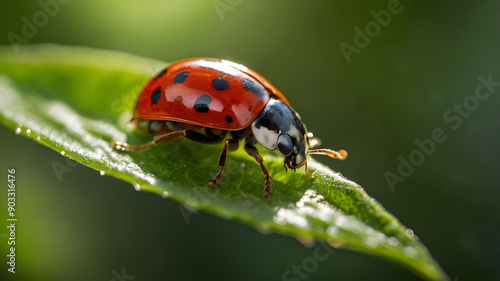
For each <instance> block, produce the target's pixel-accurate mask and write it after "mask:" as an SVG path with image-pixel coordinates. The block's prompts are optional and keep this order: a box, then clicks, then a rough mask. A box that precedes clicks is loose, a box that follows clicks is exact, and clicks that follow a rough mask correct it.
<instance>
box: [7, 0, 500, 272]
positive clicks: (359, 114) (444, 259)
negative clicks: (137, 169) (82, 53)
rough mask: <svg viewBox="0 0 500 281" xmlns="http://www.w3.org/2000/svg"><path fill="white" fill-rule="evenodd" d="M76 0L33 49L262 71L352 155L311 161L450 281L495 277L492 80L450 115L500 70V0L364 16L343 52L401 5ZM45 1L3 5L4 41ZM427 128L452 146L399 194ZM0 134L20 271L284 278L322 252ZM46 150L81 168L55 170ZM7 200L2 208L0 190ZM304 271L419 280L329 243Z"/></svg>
mask: <svg viewBox="0 0 500 281" xmlns="http://www.w3.org/2000/svg"><path fill="white" fill-rule="evenodd" d="M48 2H51V1H49V0H41V3H48ZM52 2H53V1H52ZM61 2H63V1H62V0H61ZM66 2H67V3H66V4H58V11H56V12H54V13H53V16H52V15H50V16H48V17H47V23H46V24H45V25H43V26H41V27H40V28H38V30H37V31H36V32H35V34H34V35H33V37H32V38H28V39H27V41H29V43H41V42H53V43H58V44H65V45H79V46H89V47H95V48H101V49H109V50H120V51H124V52H128V53H132V54H137V55H141V56H147V57H153V58H157V59H161V60H164V61H169V62H172V61H176V60H179V59H183V58H189V57H197V56H208V57H218V58H225V59H229V60H234V61H236V62H239V63H242V64H244V65H246V66H248V67H250V68H252V69H254V70H256V71H257V72H259V73H261V74H262V75H263V76H264V77H266V78H267V79H268V80H270V81H271V82H272V83H273V84H274V85H275V86H276V87H278V88H279V89H280V90H281V91H282V92H283V93H284V94H285V95H286V96H287V98H288V99H289V101H290V102H291V103H292V105H293V106H294V108H295V109H296V110H297V111H298V112H299V113H300V114H301V116H302V119H303V120H304V122H305V123H306V124H307V126H308V129H309V130H310V131H312V132H314V133H315V135H316V136H318V137H320V138H321V139H322V141H323V147H328V148H333V149H339V148H344V149H346V150H347V151H348V152H349V153H350V156H349V158H348V159H347V160H346V161H343V162H339V161H335V160H330V159H326V158H320V157H316V158H317V159H318V160H320V161H322V162H323V163H325V164H327V165H329V166H330V167H332V168H333V169H334V170H337V171H339V172H341V173H342V174H343V175H345V176H346V177H348V178H350V179H352V180H354V181H355V182H357V183H359V184H361V185H362V186H363V187H364V188H365V189H366V191H367V192H368V193H369V194H370V195H371V196H373V197H374V198H375V199H377V200H378V201H380V202H381V203H382V204H383V205H384V206H385V207H386V208H387V209H388V210H389V211H390V212H391V213H393V214H394V215H395V216H396V217H397V218H399V219H400V220H401V221H402V222H403V223H404V224H405V225H407V226H408V227H409V228H411V229H413V230H414V231H415V234H416V235H417V236H419V237H420V239H421V240H422V242H423V243H424V244H425V245H426V246H427V247H428V248H429V250H430V251H431V253H432V255H433V256H434V258H435V259H436V260H437V261H438V262H439V263H440V264H441V266H442V267H443V269H444V270H445V271H446V272H447V273H448V274H449V275H450V277H451V278H452V279H453V280H500V267H499V265H500V262H499V261H500V242H499V237H500V207H498V203H497V201H498V199H499V195H500V192H499V183H500V180H499V178H498V169H499V167H500V165H499V161H498V159H499V158H500V149H499V147H498V144H499V143H500V118H499V113H498V109H499V106H500V98H499V97H498V95H500V87H496V88H495V89H496V91H494V92H493V93H492V94H491V96H490V97H489V98H487V99H486V100H480V101H479V102H478V105H477V106H476V105H474V108H473V110H469V111H467V110H466V113H468V114H465V115H464V116H467V117H457V116H461V115H460V113H458V112H456V113H455V112H453V110H454V105H455V104H462V103H463V102H464V101H469V102H470V101H471V100H472V99H471V97H470V96H472V95H474V92H475V89H476V86H478V85H479V81H478V79H477V78H478V76H479V75H482V76H483V77H488V75H490V74H491V75H492V79H493V80H494V81H500V22H499V16H500V2H499V1H453V2H451V1H444V2H436V1H401V2H400V3H399V6H397V7H398V11H400V12H399V13H395V14H392V16H391V19H390V22H388V24H385V25H386V26H385V27H384V26H381V27H380V29H379V30H377V29H376V28H375V27H373V26H371V28H372V29H371V30H369V31H368V32H371V34H372V35H373V36H372V37H369V38H370V39H369V42H364V43H365V45H366V46H363V47H362V48H359V49H358V50H357V51H356V52H355V53H352V54H351V55H350V56H349V59H350V63H349V62H348V60H347V59H346V56H345V55H344V54H343V52H342V50H341V48H340V47H339V45H340V44H341V43H342V42H345V43H346V44H350V45H352V46H356V45H355V35H356V31H355V28H356V27H359V28H360V29H361V30H365V27H366V25H367V24H368V26H370V22H371V21H373V20H374V16H373V15H372V14H371V13H370V12H371V11H372V10H373V11H374V12H377V13H378V12H379V11H380V10H387V9H388V5H389V6H390V5H393V4H394V3H395V2H396V1H355V2H354V1H353V2H348V1H272V2H271V1H263V0H252V1H249V0H220V1H186V0H182V1H181V0H177V1H117V0H113V1H96V0H90V1H81V0H80V1H79V0H70V1H66ZM40 11H43V8H42V7H41V6H40V4H39V3H38V1H16V2H14V1H10V2H6V1H3V2H2V3H1V4H0V23H1V24H0V35H1V36H0V44H2V45H8V44H10V40H9V38H8V36H7V34H9V32H13V33H15V34H17V35H20V36H22V32H23V31H22V29H23V25H24V24H25V23H24V22H23V18H26V19H27V20H28V21H30V22H33V20H39V21H41V20H43V17H42V16H40V13H39V12H40ZM37 13H38V14H37ZM37 15H38V16H37ZM34 17H35V19H34ZM37 17H38V18H37ZM379 26H380V25H379ZM361 41H363V40H362V39H360V40H358V43H363V42H361ZM365 41H366V40H365ZM358 46H359V44H358ZM13 52H14V49H13ZM471 104H472V103H471ZM466 106H467V105H466ZM468 108H469V109H470V108H471V105H470V104H469V105H468ZM449 109H451V110H452V113H451V115H450V117H451V116H453V117H454V118H459V119H460V120H461V122H462V123H461V124H460V126H458V127H457V128H456V129H455V130H454V129H453V128H452V125H454V124H456V123H455V122H451V123H450V122H447V121H446V120H445V119H443V114H445V113H446V112H447V111H448V110H449ZM455 120H456V119H455ZM456 122H458V121H456ZM435 128H442V129H443V130H444V131H445V133H446V135H447V139H446V141H445V142H444V143H442V144H437V145H436V149H435V151H434V152H433V153H432V154H430V155H429V156H427V157H426V158H425V161H424V162H423V164H421V165H420V166H418V167H415V171H414V172H413V174H412V175H410V176H408V177H406V178H405V180H404V182H399V183H397V184H396V185H395V190H391V188H390V187H389V185H388V183H387V181H386V178H385V177H384V173H386V172H387V171H390V172H392V173H395V174H397V173H398V171H397V170H398V165H399V164H400V160H399V159H398V157H399V156H400V155H401V156H402V157H403V158H405V159H408V157H409V155H410V153H412V152H413V151H415V150H416V149H417V148H418V147H417V146H416V144H415V143H414V142H415V140H417V139H418V140H423V139H426V138H430V137H431V133H432V131H433V130H434V129H435ZM0 134H1V138H0V142H1V146H0V155H1V158H0V167H1V171H2V173H4V175H6V173H7V172H6V170H7V168H11V167H14V168H16V169H17V173H16V174H17V176H18V180H17V185H18V191H17V192H18V196H17V198H18V201H17V202H18V211H17V213H18V217H19V220H20V221H19V224H18V225H19V226H18V230H17V239H18V244H19V245H18V247H17V249H18V250H17V254H18V261H17V273H16V277H17V279H18V280H113V278H115V279H116V277H115V275H114V274H113V272H117V273H118V274H120V273H121V272H122V268H125V272H126V274H127V275H129V276H135V279H134V280H200V279H206V280H281V279H282V274H283V273H284V272H285V271H286V270H290V269H291V268H292V266H293V265H301V264H302V262H303V261H304V259H306V258H307V257H311V256H313V249H314V248H306V247H304V246H303V245H302V244H301V243H300V242H298V241H297V240H296V239H294V238H290V237H285V236H282V235H278V234H272V235H263V234H261V233H259V232H258V231H256V230H255V229H253V228H251V227H249V226H246V225H243V224H241V223H239V222H235V221H227V220H224V219H221V218H219V217H215V216H212V215H210V214H206V213H203V212H199V213H197V214H195V215H192V216H190V217H189V223H186V221H185V219H184V218H183V215H182V213H181V211H180V210H179V207H180V206H179V204H178V203H176V202H174V201H173V200H170V199H162V198H160V197H159V196H157V195H153V194H149V193H147V192H137V191H135V190H134V189H133V188H132V186H131V185H130V184H128V183H125V182H122V181H119V180H116V179H114V178H111V177H108V176H104V177H102V176H100V175H99V173H98V172H97V171H95V170H92V169H90V168H87V167H84V166H82V165H78V164H75V163H74V162H71V161H68V160H67V159H66V158H65V157H63V156H61V155H59V154H57V153H55V152H53V151H51V150H49V149H48V148H46V147H42V146H40V145H38V144H37V143H35V142H34V141H32V140H29V139H27V138H24V137H20V136H16V135H15V134H14V132H11V131H9V130H7V129H6V128H5V127H3V126H2V127H0ZM214 161H216V159H214ZM54 162H57V163H61V164H63V165H66V166H67V167H68V168H70V169H71V171H70V172H68V173H65V174H64V175H63V178H62V181H59V179H58V177H57V175H56V173H55V172H54V170H53V168H52V164H53V163H54ZM214 163H215V162H214ZM5 187H6V184H5ZM0 196H1V198H2V199H1V202H4V203H2V204H5V205H3V206H5V207H6V203H5V202H6V200H5V199H3V198H5V197H6V192H2V193H1V194H0ZM1 208H4V207H1ZM6 235H7V231H6V230H5V229H3V230H0V245H1V249H2V256H1V257H0V260H1V261H2V264H3V266H2V271H1V273H0V278H1V277H2V276H5V277H9V278H11V277H12V276H10V275H7V272H6V266H5V261H6V260H5V259H6V257H5V254H4V253H5V249H6V247H7V245H6V238H7V236H6ZM297 278H298V277H297ZM1 279H2V280H5V279H4V278H1ZM304 279H305V278H304ZM304 279H302V280H304ZM7 280H10V279H7ZM116 280H118V279H116ZM292 280H293V279H292ZM295 280H301V279H295ZM307 280H419V278H418V277H416V276H414V275H413V274H412V273H411V272H409V271H407V270H406V269H404V268H402V267H400V266H399V265H396V264H393V263H391V262H387V261H385V260H381V259H378V258H375V257H371V256H367V255H363V254H359V253H356V252H351V251H346V250H340V249H338V250H337V249H336V250H334V253H333V254H332V255H331V256H330V257H329V258H328V259H327V260H325V261H322V262H320V263H319V266H318V269H317V270H316V271H314V272H312V273H310V274H309V275H308V276H307Z"/></svg>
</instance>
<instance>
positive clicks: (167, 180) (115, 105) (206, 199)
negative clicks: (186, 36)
mask: <svg viewBox="0 0 500 281" xmlns="http://www.w3.org/2000/svg"><path fill="white" fill-rule="evenodd" d="M165 65H167V63H164V62H160V61H155V60H151V59H145V58H139V57H135V56H132V55H128V54H123V53H118V52H109V51H102V50H93V49H87V48H76V47H61V46H54V45H37V46H29V47H25V48H22V49H20V52H19V53H17V54H16V53H14V52H13V51H12V48H7V47H4V48H0V100H1V103H0V120H1V122H2V123H3V124H4V125H6V126H7V127H9V128H11V129H12V130H14V131H16V133H18V134H22V135H25V136H27V137H29V138H33V139H35V140H36V141H38V142H39V143H41V144H43V145H46V146H48V147H50V148H52V149H54V150H56V151H58V152H60V153H63V154H64V155H65V156H67V157H70V158H72V159H74V160H76V161H78V162H80V163H83V164H85V165H87V166H89V167H91V168H94V169H96V170H98V171H102V172H101V173H106V174H108V175H112V176H115V177H117V178H120V179H122V180H125V181H128V182H130V183H132V184H133V185H134V187H135V188H136V189H143V190H148V191H150V192H153V193H156V194H158V195H161V196H163V197H170V198H173V199H175V200H177V201H179V202H182V203H183V204H185V205H186V206H190V207H193V208H197V209H202V210H206V211H208V212H210V213H213V214H216V215H218V216H221V217H224V218H228V219H229V218H230V219H237V220H239V221H242V222H244V223H247V224H249V225H252V226H254V227H256V228H257V229H259V230H263V231H266V232H269V231H276V232H279V233H282V234H285V235H290V236H294V237H297V238H298V239H300V240H301V241H304V240H306V241H310V240H324V241H327V242H329V243H330V244H331V245H332V246H334V247H343V248H349V249H353V250H357V251H360V252H365V253H369V254H373V255H377V256H381V257H385V258H388V259H390V260H393V261H396V262H399V263H401V264H403V265H404V266H406V267H408V268H409V269H411V270H413V271H414V272H416V273H417V274H419V275H421V276H422V277H424V278H426V279H428V280H447V279H448V277H447V276H446V274H445V273H444V272H443V271H442V270H441V268H440V267H439V265H438V264H437V263H436V262H435V261H434V260H433V259H432V257H431V256H430V254H429V252H428V250H427V249H426V248H425V247H424V246H423V245H422V244H421V243H420V242H419V240H418V238H417V237H416V236H415V235H413V231H411V230H410V229H407V228H406V227H405V226H403V225H402V224H401V223H400V222H399V221H398V220H397V219H396V218H394V217H393V216H392V215H391V214H390V213H388V212H387V211H385V210H384V208H383V207H382V206H381V205H380V204H379V203H378V202H377V201H376V200H374V199H373V198H371V197H369V196H368V195H367V194H366V193H365V191H364V190H363V188H361V187H360V186H359V185H358V184H356V183H354V182H352V181H350V180H348V179H346V178H344V177H342V176H341V175H340V174H338V173H336V172H333V171H332V170H330V169H329V168H327V167H325V166H323V165H321V164H319V163H318V162H316V161H314V160H313V159H311V160H309V161H308V164H309V174H310V175H309V178H308V177H307V176H306V175H305V174H304V171H303V169H301V170H300V171H297V172H296V173H293V172H289V173H285V171H284V168H283V159H282V158H281V157H279V155H278V154H277V153H275V152H268V151H265V149H263V148H261V149H260V151H261V153H262V154H263V156H264V159H265V164H266V166H267V167H268V169H269V171H270V172H271V174H272V175H273V179H272V185H273V190H274V197H272V198H268V199H264V198H263V187H264V176H263V174H262V171H261V170H260V167H259V166H258V164H257V163H256V162H255V161H254V160H253V158H251V157H250V156H248V155H246V154H245V152H244V151H242V150H241V149H240V150H239V151H237V152H234V153H231V154H230V155H229V157H228V164H227V167H226V169H225V172H224V177H223V178H222V182H221V184H220V185H219V188H217V189H215V190H212V189H210V188H209V187H208V185H207V184H208V182H209V181H210V179H212V177H213V176H214V175H215V174H216V173H217V170H218V166H217V160H218V157H219V154H220V151H221V148H222V146H221V145H214V146H209V145H201V144H197V143H193V142H189V141H187V140H182V139H181V140H176V141H175V142H173V143H171V144H168V145H158V146H156V147H153V148H151V149H149V150H146V151H141V152H122V151H116V150H115V149H113V147H112V146H111V145H110V142H111V141H127V142H129V143H133V144H140V143H144V142H147V141H149V140H151V136H148V135H144V134H140V133H137V132H135V131H134V130H133V128H132V127H131V126H130V124H128V120H129V119H130V116H131V111H132V109H133V107H134V105H135V101H136V98H137V94H138V92H139V91H140V89H141V87H142V85H144V83H145V82H146V81H147V79H148V78H149V77H151V76H152V75H153V74H154V73H155V72H156V71H158V70H159V69H161V68H163V67H164V66H165ZM189 210H190V209H189V208H186V209H184V210H183V212H184V214H183V215H186V213H189V212H190V211H189Z"/></svg>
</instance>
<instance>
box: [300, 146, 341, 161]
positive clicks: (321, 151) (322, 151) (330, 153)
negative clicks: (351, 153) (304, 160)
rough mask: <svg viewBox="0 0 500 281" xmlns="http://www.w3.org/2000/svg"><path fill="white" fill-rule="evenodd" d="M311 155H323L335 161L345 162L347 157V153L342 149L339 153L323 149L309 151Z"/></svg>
mask: <svg viewBox="0 0 500 281" xmlns="http://www.w3.org/2000/svg"><path fill="white" fill-rule="evenodd" d="M309 154H323V155H326V156H330V157H332V158H335V159H339V160H344V159H345V158H346V157H347V151H345V150H343V149H341V150H339V151H335V150H331V149H326V148H321V149H313V150H309Z"/></svg>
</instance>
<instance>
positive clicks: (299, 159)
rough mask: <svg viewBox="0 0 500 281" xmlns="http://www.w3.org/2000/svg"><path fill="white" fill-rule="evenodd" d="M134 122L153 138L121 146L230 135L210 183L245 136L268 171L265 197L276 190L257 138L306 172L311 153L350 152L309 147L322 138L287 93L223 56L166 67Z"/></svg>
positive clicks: (143, 99) (154, 79)
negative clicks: (308, 126)
mask: <svg viewBox="0 0 500 281" xmlns="http://www.w3.org/2000/svg"><path fill="white" fill-rule="evenodd" d="M132 122H135V123H136V127H137V129H138V130H139V131H141V132H145V133H149V134H152V135H154V139H153V141H151V142H149V143H146V144H143V145H129V144H126V143H119V142H115V143H114V145H115V147H117V148H118V149H121V150H142V149H146V148H148V147H151V146H153V145H156V144H158V143H160V142H165V141H166V142H168V141H172V140H174V139H176V138H179V137H184V138H187V139H189V140H192V141H195V142H200V143H205V144H215V143H220V142H223V141H224V140H225V141H224V148H223V149H222V153H221V155H220V158H219V172H218V173H217V175H216V176H215V177H214V178H213V179H212V180H211V181H210V183H209V185H210V186H211V187H215V186H217V184H218V183H219V182H220V180H221V178H222V172H223V170H224V166H225V164H226V157H227V153H228V151H232V150H235V149H237V148H238V145H239V142H240V140H243V139H244V140H245V145H244V146H245V151H246V152H247V153H248V154H249V155H250V156H252V157H253V158H255V160H256V161H257V162H258V163H259V164H260V167H261V169H262V172H263V173H264V176H265V188H264V195H265V196H266V197H267V196H272V195H273V191H272V189H271V181H270V180H271V175H270V174H269V172H268V170H267V168H266V167H265V166H264V161H263V158H262V156H261V155H260V154H259V152H258V150H257V148H256V147H255V145H256V144H257V143H259V144H261V145H262V146H263V147H265V148H267V149H269V150H277V151H278V153H279V154H280V155H281V156H283V157H284V165H285V169H286V170H288V169H292V170H294V171H295V169H297V168H300V167H301V166H303V165H305V167H306V173H307V155H308V154H324V155H328V156H330V157H332V158H337V159H344V158H345V157H346V156H347V152H345V151H344V150H340V151H338V152H337V151H333V150H330V149H315V150H312V149H310V148H312V147H313V146H314V145H317V144H318V143H319V140H318V139H316V138H313V137H312V134H311V133H308V132H307V130H306V127H305V125H304V124H303V123H302V121H301V119H300V116H299V114H297V112H295V110H293V108H292V107H291V106H290V103H289V102H288V100H287V99H286V98H285V96H283V94H282V93H281V92H280V91H278V90H277V89H276V88H275V87H274V86H273V85H271V83H270V82H269V81H267V80H266V79H265V78H264V77H262V76H261V75H259V74H258V73H256V72H255V71H252V70H250V69H248V68H247V67H245V66H243V65H241V64H237V63H234V62H230V61H227V60H221V59H213V58H193V59H186V60H182V61H179V62H176V63H173V64H171V65H169V66H168V67H167V68H165V69H163V70H161V71H160V72H159V73H157V74H156V75H155V76H154V77H152V78H151V79H150V80H149V81H148V82H147V83H146V85H145V86H144V88H143V90H142V92H141V94H140V96H139V100H138V101H137V106H136V108H135V111H134V116H133V118H132ZM227 135H229V136H227Z"/></svg>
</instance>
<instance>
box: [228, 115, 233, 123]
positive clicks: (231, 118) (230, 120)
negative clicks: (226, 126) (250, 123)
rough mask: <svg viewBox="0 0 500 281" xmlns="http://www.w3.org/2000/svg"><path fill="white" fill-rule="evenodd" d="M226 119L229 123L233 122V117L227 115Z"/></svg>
mask: <svg viewBox="0 0 500 281" xmlns="http://www.w3.org/2000/svg"><path fill="white" fill-rule="evenodd" d="M226 121H227V123H232V122H233V117H231V116H229V115H226Z"/></svg>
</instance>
